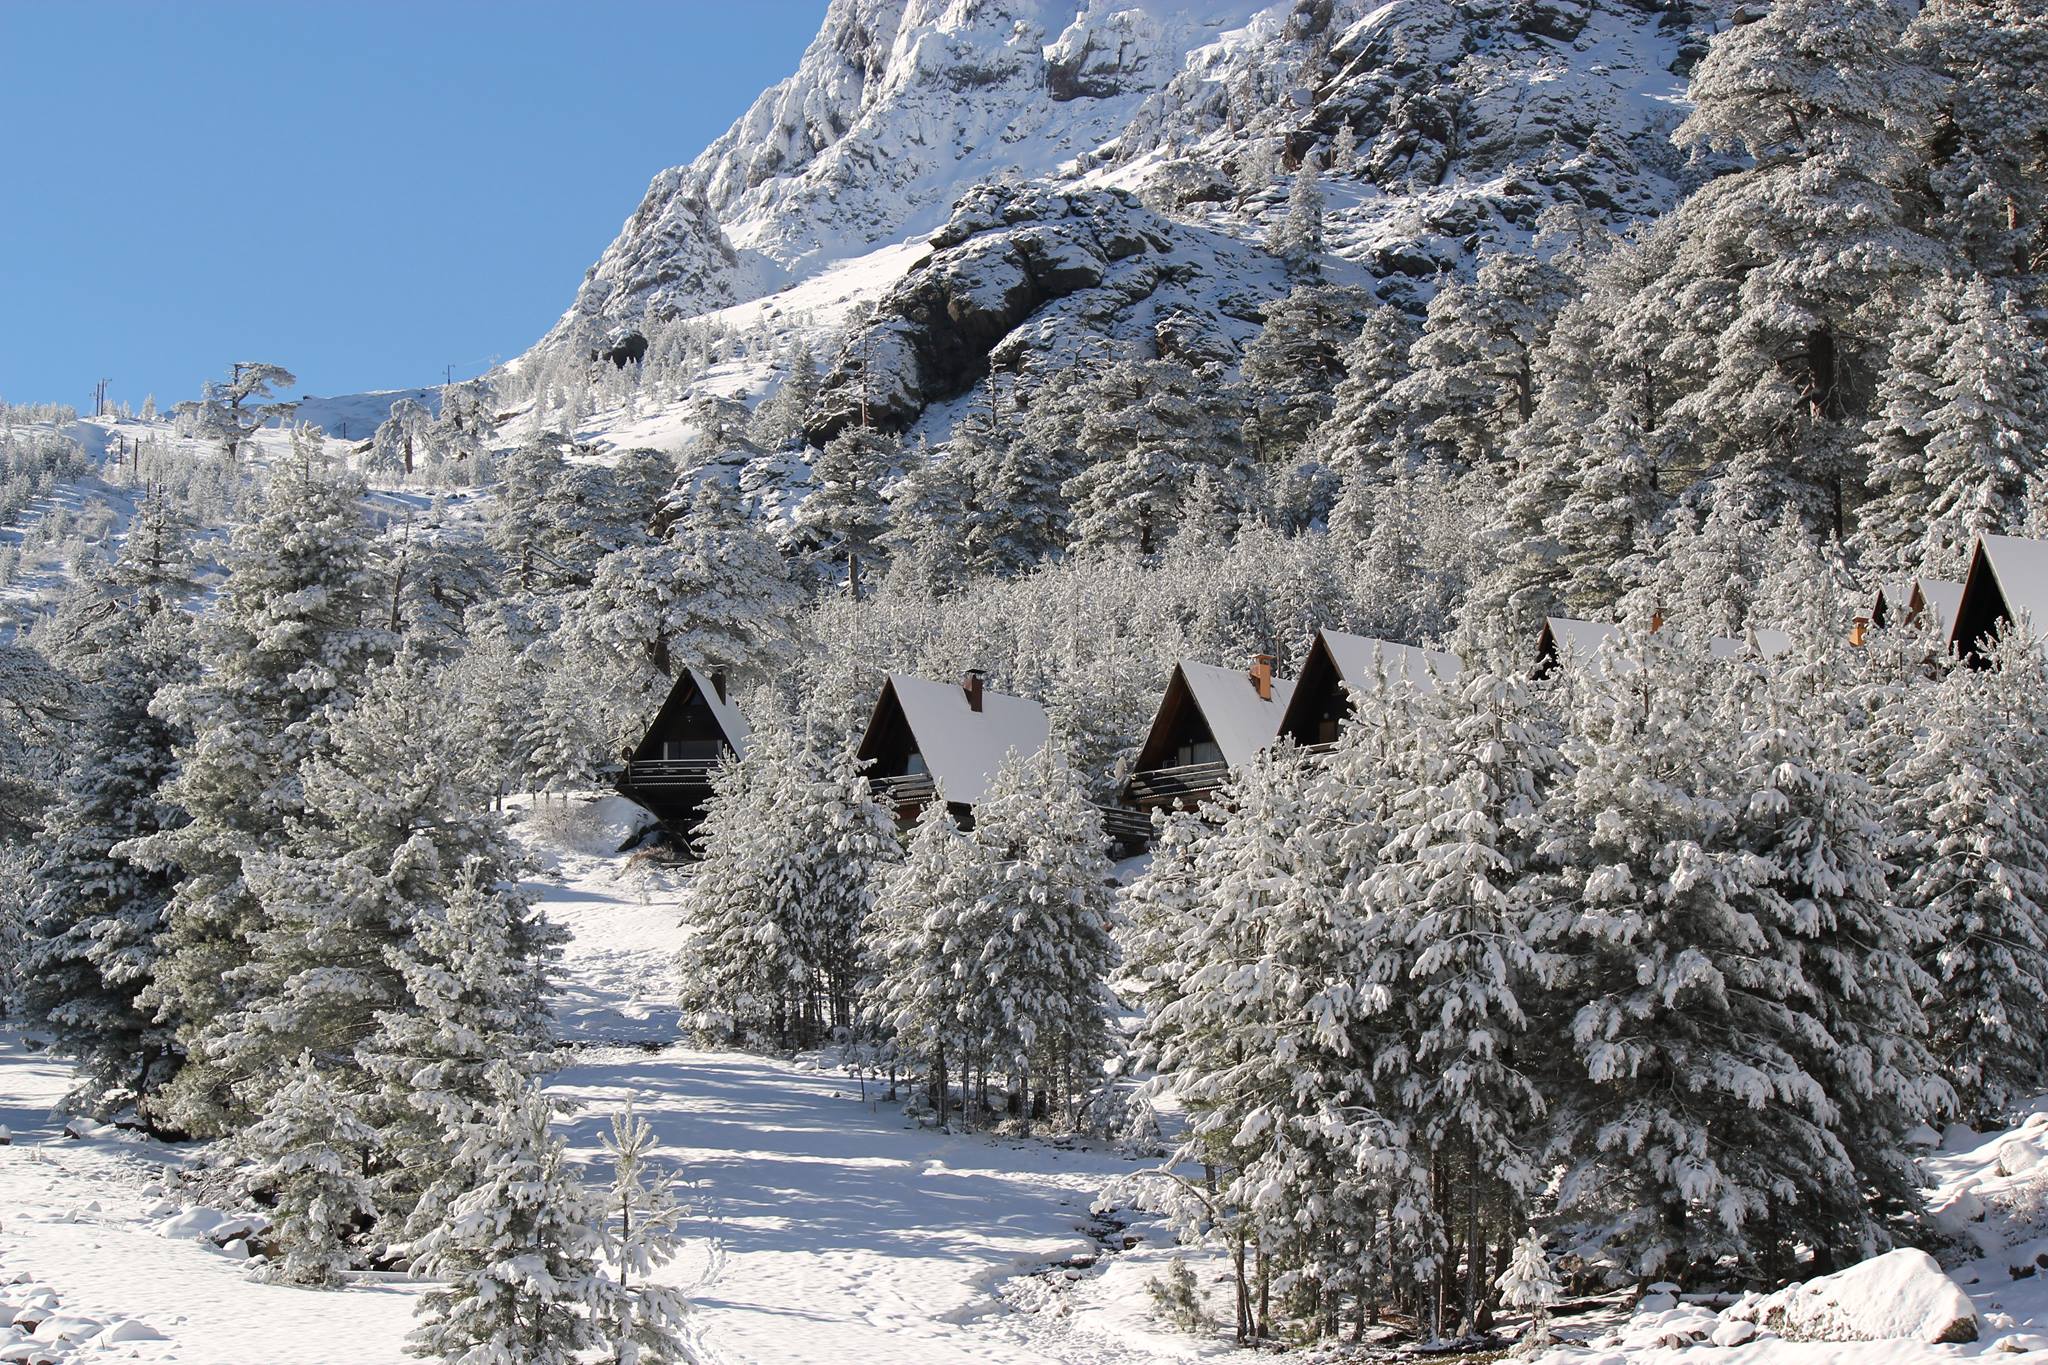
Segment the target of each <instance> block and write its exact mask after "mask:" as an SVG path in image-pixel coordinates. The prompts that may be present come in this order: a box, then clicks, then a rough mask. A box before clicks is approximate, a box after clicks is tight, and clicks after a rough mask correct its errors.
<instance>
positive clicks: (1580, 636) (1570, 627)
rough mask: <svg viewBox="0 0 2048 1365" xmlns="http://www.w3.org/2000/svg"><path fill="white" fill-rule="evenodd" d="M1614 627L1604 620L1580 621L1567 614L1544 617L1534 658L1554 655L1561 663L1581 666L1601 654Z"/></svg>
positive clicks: (1537, 638)
mask: <svg viewBox="0 0 2048 1365" xmlns="http://www.w3.org/2000/svg"><path fill="white" fill-rule="evenodd" d="M1615 629H1616V627H1614V626H1612V625H1609V624H1607V623H1606V622H1604V621H1579V620H1574V619H1573V618H1572V617H1569V616H1546V617H1544V618H1543V629H1542V630H1541V631H1540V632H1538V634H1537V636H1536V657H1537V659H1538V661H1539V662H1540V661H1541V660H1543V659H1544V658H1546V657H1548V658H1554V659H1556V660H1557V661H1558V662H1559V663H1561V664H1570V665H1572V666H1573V667H1577V668H1583V667H1584V666H1585V665H1587V664H1589V663H1591V662H1592V661H1593V660H1594V659H1596V658H1598V657H1599V656H1600V646H1602V645H1604V644H1606V643H1607V641H1608V639H1609V638H1611V637H1612V636H1613V634H1614V632H1615Z"/></svg>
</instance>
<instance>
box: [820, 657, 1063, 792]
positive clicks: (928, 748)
mask: <svg viewBox="0 0 2048 1365" xmlns="http://www.w3.org/2000/svg"><path fill="white" fill-rule="evenodd" d="M1050 728H1051V727H1050V725H1049V724H1048V722H1047V720H1046V715H1045V708H1044V707H1042V706H1040V705H1039V704H1038V703H1037V702H1035V701H1031V700H1029V699H1028V698H1025V697H1012V696H1008V695H1006V694H1004V693H1001V692H991V691H989V690H988V689H987V688H986V687H985V686H983V684H982V676H981V674H980V673H979V672H978V671H977V672H970V673H968V674H967V675H966V676H965V677H964V678H962V679H961V680H960V681H959V682H957V683H944V682H932V681H930V680H929V679H926V678H913V677H910V676H909V675H908V674H903V673H891V674H890V675H889V676H888V678H887V679H885V680H884V681H883V683H882V694H881V695H880V696H879V697H877V698H876V699H875V709H874V713H873V715H871V716H870V717H869V718H868V728H867V732H866V733H865V734H863V735H862V736H861V741H860V757H861V760H862V761H863V762H865V763H867V764H868V765H869V766H868V769H867V773H868V781H869V782H870V783H872V784H873V785H874V789H875V794H876V795H877V796H879V797H880V798H881V799H882V800H883V802H885V803H886V804H887V805H888V806H889V807H890V808H891V809H893V810H894V811H895V812H896V818H897V820H899V821H901V822H903V823H905V824H907V823H909V822H910V821H913V820H915V819H916V818H917V817H918V814H919V813H920V812H921V811H923V810H924V808H925V806H926V805H928V804H929V803H930V802H931V799H932V796H933V794H934V793H935V792H936V791H937V790H939V789H940V788H943V789H944V791H945V793H946V805H947V806H948V807H949V808H950V809H951V810H952V812H953V814H954V815H955V816H956V817H958V818H959V819H960V820H961V821H962V822H963V823H967V824H971V823H972V822H973V818H974V807H975V805H976V804H978V803H979V802H980V801H981V799H982V797H983V796H985V795H987V794H988V788H989V784H990V783H991V782H993V781H994V780H995V775H996V770H997V769H998V768H1000V767H1002V765H1003V760H1004V758H1006V757H1007V756H1009V755H1010V754H1012V753H1015V754H1016V755H1017V756H1018V757H1020V758H1030V757H1031V756H1032V755H1034V754H1036V753H1037V752H1038V751H1039V750H1040V749H1043V748H1044V747H1045V738H1046V735H1047V734H1048V733H1049V732H1050Z"/></svg>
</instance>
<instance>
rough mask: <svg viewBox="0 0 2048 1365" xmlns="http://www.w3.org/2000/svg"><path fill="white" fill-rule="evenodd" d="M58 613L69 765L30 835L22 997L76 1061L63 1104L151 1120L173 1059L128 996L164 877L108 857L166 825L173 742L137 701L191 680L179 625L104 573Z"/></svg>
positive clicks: (147, 970) (136, 981)
mask: <svg viewBox="0 0 2048 1365" xmlns="http://www.w3.org/2000/svg"><path fill="white" fill-rule="evenodd" d="M67 608H68V611H67V610H60V613H59V618H60V621H61V620H62V619H63V618H64V617H65V616H66V615H75V616H78V617H81V618H90V619H91V627H90V628H89V629H81V630H78V631H75V632H66V636H67V644H68V648H67V650H66V651H65V656H64V657H65V658H66V659H67V660H68V666H69V668H70V670H71V672H72V677H73V685H74V686H75V687H76V688H77V689H79V691H78V695H77V696H76V699H75V700H74V702H73V707H74V709H75V711H76V715H77V719H76V722H75V725H74V726H73V728H72V729H71V732H70V735H69V743H68V744H67V746H66V747H67V748H68V750H69V752H70V753H71V754H72V755H73V760H72V762H71V764H70V766H69V767H68V768H67V769H66V770H65V772H64V775H63V776H62V778H61V779H60V780H59V782H58V785H57V791H56V799H55V801H54V803H53V804H52V805H51V806H50V808H49V809H48V811H47V812H46V813H45V815H44V817H43V822H42V829H41V830H40V831H39V832H38V834H37V836H36V840H35V845H34V858H35V866H34V873H33V879H32V882H31V887H32V900H31V903H30V906H29V915H30V919H29V934H30V939H29V942H28V943H27V944H26V945H25V951H24V956H23V964H22V995H23V1001H22V1003H23V1008H24V1011H25V1013H26V1015H27V1016H28V1017H29V1018H33V1019H36V1020H38V1021H39V1022H40V1023H41V1026H43V1027H46V1028H48V1029H49V1030H50V1031H51V1032H52V1033H53V1034H54V1035H55V1039H56V1045H57V1047H58V1049H59V1050H60V1051H62V1052H64V1053H66V1054H67V1055H69V1056H70V1057H71V1058H72V1059H73V1060H74V1062H75V1063H76V1065H77V1080H76V1082H75V1084H74V1086H73V1089H72V1092H71V1094H70V1096H69V1097H68V1100H67V1103H69V1104H71V1105H73V1106H75V1107H77V1108H79V1109H81V1110H83V1111H85V1112H87V1113H92V1114H98V1115H105V1114H108V1113H111V1112H113V1111H114V1110H117V1109H120V1108H122V1107H125V1106H128V1105H133V1106H134V1107H135V1108H136V1111H137V1113H138V1114H139V1116H140V1117H141V1118H142V1119H143V1120H144V1121H145V1122H154V1121H155V1119H156V1117H157V1116H156V1114H155V1112H154V1110H155V1101H156V1095H157V1092H158V1091H159V1090H161V1089H162V1088H163V1086H164V1085H165V1084H166V1083H167V1082H168V1081H169V1080H170V1078H171V1076H172V1075H173V1074H174V1073H175V1072H176V1070H177V1067H178V1064H179V1056H180V1054H179V1049H178V1046H177V1043H176V1041H175V1039H174V1037H173V1035H172V1030H171V1029H170V1028H169V1027H168V1026H167V1025H166V1024H165V1023H163V1022H162V1021H160V1020H159V1019H158V1018H157V1017H156V1012H155V1011H154V1010H153V1009H150V1008H148V1007H146V1006H144V1005H143V1004H142V1003H141V999H140V998H141V996H142V994H143V992H144V991H145V990H147V988H148V987H149V984H150V982H151V980H152V979H153V977H154V975H155V972H156V965H157V960H158V956H159V947H158V940H159V937H160V936H161V934H162V933H163V929H164V916H165V909H166V907H167V906H168V904H169V903H170V900H171V896H172V893H173V891H174V890H175V889H176V885H177V877H176V874H175V872H174V871H172V870H169V869H151V868H145V867H141V866H138V865H137V864H136V863H135V862H133V861H131V860H130V859H129V858H128V857H126V856H124V855H122V854H118V853H116V852H115V851H114V850H115V849H116V848H117V847H119V846H120V845H121V844H123V843H124V842H126V841H127V840H130V839H135V838H140V837H143V836H146V835H149V834H153V833H156V832H157V831H159V830H162V829H165V828H167V827H169V826H170V825H172V824H174V823H176V820H177V813H176V811H175V809H174V808H172V807H170V806H168V805H167V804H165V803H164V802H163V801H162V800H161V799H160V798H159V796H158V794H157V793H158V790H159V788H161V786H162V785H163V783H164V782H165V781H166V780H167V779H168V778H169V777H170V775H171V773H172V772H173V770H174V768H175V764H176V757H175V750H176V747H177V745H178V743H179V742H180V740H181V738H182V737H181V736H180V735H179V733H178V731H177V730H176V729H175V728H174V727H173V726H172V725H170V724H169V723H168V722H166V721H164V720H162V719H159V718H158V717H156V716H153V715H151V714H150V703H151V702H152V701H153V700H154V698H155V696H156V694H157V692H158V691H159V690H161V689H163V688H165V687H168V686H170V685H172V684H174V683H181V682H184V681H187V680H189V678H190V677H191V674H192V659H191V645H192V634H191V623H190V621H189V620H188V619H187V618H186V617H185V615H184V613H183V612H181V611H179V610H177V609H176V608H175V607H172V606H170V605H168V604H167V603H165V602H163V601H162V600H161V599H159V598H157V597H156V596H155V595H154V594H153V593H151V592H149V591H148V590H146V589H145V590H144V591H143V592H141V593H137V592H134V591H131V590H130V589H129V587H128V586H127V585H125V584H124V583H123V582H122V581H121V577H120V575H119V573H118V572H104V573H89V574H88V575H87V577H86V578H85V579H84V580H83V581H82V582H80V583H79V584H78V586H77V587H76V588H75V589H74V590H73V592H72V594H71V595H70V598H69V599H68V601H67ZM82 624H83V621H81V625H82Z"/></svg>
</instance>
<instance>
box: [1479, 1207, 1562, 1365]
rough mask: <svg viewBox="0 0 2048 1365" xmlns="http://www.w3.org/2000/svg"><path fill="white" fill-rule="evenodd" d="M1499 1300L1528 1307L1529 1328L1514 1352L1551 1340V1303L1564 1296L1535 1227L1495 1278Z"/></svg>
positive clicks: (1532, 1347)
mask: <svg viewBox="0 0 2048 1365" xmlns="http://www.w3.org/2000/svg"><path fill="white" fill-rule="evenodd" d="M1494 1287H1495V1288H1496V1289H1498V1290H1499V1291H1500V1301H1501V1303H1502V1304H1503V1305H1504V1306H1505V1307H1508V1308H1526V1309H1528V1310H1529V1330H1528V1331H1527V1332H1525V1333H1524V1334H1523V1336H1522V1340H1521V1343H1520V1345H1518V1346H1517V1347H1516V1354H1517V1355H1521V1354H1529V1353H1533V1351H1534V1350H1538V1349H1541V1348H1542V1347H1544V1346H1547V1345H1549V1344H1550V1342H1551V1340H1552V1338H1551V1335H1550V1324H1549V1316H1550V1306H1551V1305H1552V1304H1554V1303H1557V1302H1559V1301H1561V1300H1562V1299H1563V1298H1564V1286H1563V1285H1562V1284H1559V1283H1558V1280H1557V1274H1556V1272H1555V1271H1553V1270H1552V1269H1551V1267H1550V1253H1549V1252H1547V1251H1545V1250H1544V1249H1543V1239H1542V1238H1541V1237H1540V1236H1538V1235H1537V1233H1536V1230H1535V1229H1534V1228H1531V1229H1529V1231H1528V1232H1526V1233H1524V1234H1523V1235H1522V1240H1520V1241H1519V1242H1516V1243H1515V1250H1514V1254H1513V1255H1512V1256H1511V1257H1510V1258H1509V1260H1508V1267H1507V1269H1506V1270H1504V1271H1502V1272H1501V1275H1500V1278H1499V1279H1497V1280H1496V1281H1494Z"/></svg>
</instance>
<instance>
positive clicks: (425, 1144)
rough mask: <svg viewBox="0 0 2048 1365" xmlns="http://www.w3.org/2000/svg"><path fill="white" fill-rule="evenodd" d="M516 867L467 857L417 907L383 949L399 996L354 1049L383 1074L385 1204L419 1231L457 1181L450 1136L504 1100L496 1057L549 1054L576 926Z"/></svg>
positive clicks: (512, 1062) (384, 1209)
mask: <svg viewBox="0 0 2048 1365" xmlns="http://www.w3.org/2000/svg"><path fill="white" fill-rule="evenodd" d="M512 872H513V868H512V866H510V865H508V864H506V863H504V862H502V861H500V860H497V859H494V858H493V857H491V856H489V855H478V856H473V857H470V858H468V859H466V860H465V861H464V863H463V865H462V868H461V870H460V872H459V873H458V874H457V875H456V877H455V880H454V885H453V887H452V889H451V890H449V892H448V894H447V898H446V901H445V904H443V905H441V906H440V907H439V909H438V911H437V910H436V908H435V907H434V906H432V905H427V906H423V907H421V908H420V913H419V914H418V916H417V918H416V919H415V921H414V924H413V931H412V935H411V938H410V939H409V940H408V941H406V942H403V943H401V944H399V945H398V946H396V947H394V948H391V949H388V950H387V952H386V957H387V961H389V962H390V964H391V965H392V966H393V967H395V969H396V971H397V973H398V976H399V979H400V981H401V983H402V985H403V991H402V994H401V995H400V997H399V1002H398V1003H397V1004H396V1005H394V1006H393V1007H391V1008H389V1009H385V1010H382V1011H380V1012H379V1013H378V1015H377V1018H376V1032H375V1034H374V1035H372V1036H371V1037H370V1038H369V1039H368V1040H367V1041H366V1042H364V1043H363V1044H362V1045H361V1046H360V1047H358V1048H357V1049H356V1055H357V1057H358V1058H359V1059H360V1060H361V1062H362V1064H363V1066H364V1067H365V1069H366V1070H367V1071H368V1072H369V1073H370V1075H371V1076H372V1077H373V1078H374V1079H375V1080H376V1082H377V1086H378V1088H377V1092H376V1096H375V1102H374V1106H373V1112H372V1117H373V1118H374V1120H375V1122H376V1123H377V1125H378V1128H379V1130H380V1131H379V1133H378V1149H379V1153H380V1158H381V1159H380V1169H379V1171H378V1175H377V1194H378V1206H379V1212H380V1214H382V1215H383V1216H386V1217H396V1216H399V1215H406V1216H407V1218H408V1230H409V1231H410V1232H412V1233H417V1232H418V1231H420V1230H421V1229H423V1228H424V1227H426V1226H430V1225H431V1224H432V1222H433V1221H435V1220H437V1219H438V1218H439V1217H440V1216H441V1212H442V1209H443V1208H444V1206H445V1204H446V1202H447V1200H448V1198H449V1197H450V1196H452V1195H453V1194H454V1193H457V1192H458V1190H459V1187H453V1188H451V1184H450V1181H451V1177H453V1178H460V1176H461V1174H462V1172H461V1171H460V1168H459V1167H457V1166H456V1165H455V1163H454V1162H453V1160H452V1154H451V1153H450V1152H449V1150H448V1146H447V1144H448V1142H449V1140H450V1135H451V1134H455V1133H459V1132H461V1131H463V1129H464V1126H465V1125H468V1124H472V1123H477V1122H481V1121H483V1119H484V1118H485V1117H486V1116H487V1115H488V1112H489V1110H490V1108H491V1106H492V1105H494V1104H495V1103H496V1102H497V1098H498V1096H497V1090H496V1088H495V1087H494V1085H493V1083H492V1076H493V1074H494V1072H495V1071H496V1069H497V1068H499V1067H501V1066H510V1067H511V1068H512V1069H513V1070H514V1071H516V1072H518V1073H519V1074H522V1075H538V1074H540V1073H541V1071H543V1070H544V1069H545V1068H546V1067H547V1066H548V1064H549V1050H548V1045H547V1043H548V1037H549V1027H548V1016H547V1003H546V995H547V972H548V968H549V966H550V964H551V963H552V962H553V961H554V959H555V958H556V957H557V956H558V955H559V954H560V951H561V945H562V944H563V942H564V941H565V940H566V938H567V935H566V933H565V932H564V931H563V930H561V929H560V928H559V927H557V926H555V925H552V924H550V923H548V921H547V920H546V919H545V918H544V917H543V916H542V915H541V914H540V912H539V911H538V910H537V909H536V908H535V906H534V903H533V899H532V897H530V896H529V895H527V894H526V893H525V892H523V891H521V890H520V889H519V888H518V887H516V886H514V885H512V884H511V883H510V882H509V881H507V880H506V878H508V877H509V876H510V875H512ZM408 1210H409V1211H410V1212H409V1213H408Z"/></svg>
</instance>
